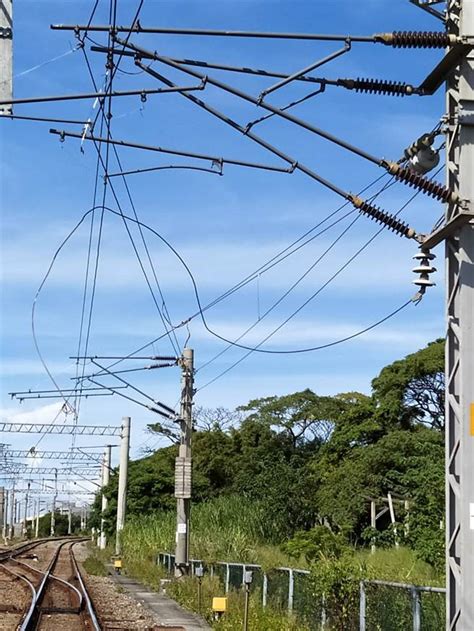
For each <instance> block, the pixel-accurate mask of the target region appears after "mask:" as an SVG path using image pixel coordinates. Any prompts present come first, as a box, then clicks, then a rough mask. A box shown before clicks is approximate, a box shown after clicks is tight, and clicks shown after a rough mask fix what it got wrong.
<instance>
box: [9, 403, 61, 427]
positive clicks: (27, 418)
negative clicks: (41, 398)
mask: <svg viewBox="0 0 474 631" xmlns="http://www.w3.org/2000/svg"><path fill="white" fill-rule="evenodd" d="M62 406H63V403H62V402H60V403H59V402H56V403H50V404H48V405H43V406H41V407H38V408H35V409H33V410H28V411H27V412H23V411H21V412H19V411H18V408H3V409H0V417H1V418H2V421H4V422H7V423H34V424H41V423H51V422H52V421H53V419H55V418H56V417H57V416H58V415H60V412H61V408H62Z"/></svg>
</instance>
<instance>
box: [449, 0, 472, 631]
mask: <svg viewBox="0 0 474 631" xmlns="http://www.w3.org/2000/svg"><path fill="white" fill-rule="evenodd" d="M447 31H448V34H452V35H456V36H458V35H459V36H461V37H464V36H466V37H467V38H472V36H473V35H474V0H448V2H447ZM473 76H474V52H473V51H472V50H471V51H470V52H469V53H468V54H467V55H466V57H465V58H464V59H462V60H461V63H460V66H459V69H458V70H457V71H455V72H453V73H452V74H451V76H450V77H449V78H448V82H447V116H446V124H447V139H446V170H447V183H448V186H449V188H450V190H452V191H453V192H455V193H458V194H459V197H460V199H461V203H460V204H459V205H457V206H455V205H454V204H448V206H447V209H446V222H445V223H446V224H447V225H449V223H451V222H453V220H455V219H456V216H457V215H458V214H459V213H460V212H462V211H463V210H464V211H465V210H468V211H470V212H472V211H473V210H474V209H473V199H474V178H473V173H474V126H473V119H474V84H473V80H472V77H473ZM445 256H446V316H447V332H446V369H445V370H446V379H445V381H446V429H445V437H446V573H447V581H446V596H447V602H446V628H447V629H449V630H450V631H471V630H472V629H474V600H473V597H472V596H473V594H474V395H473V391H474V326H473V317H474V223H473V222H472V220H471V222H470V223H466V224H464V225H463V226H461V227H460V228H457V229H453V230H452V231H451V233H450V234H449V236H448V237H447V238H446V249H445Z"/></svg>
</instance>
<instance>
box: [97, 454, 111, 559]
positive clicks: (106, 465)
mask: <svg viewBox="0 0 474 631" xmlns="http://www.w3.org/2000/svg"><path fill="white" fill-rule="evenodd" d="M111 456H112V445H107V446H106V447H105V451H104V460H103V462H102V488H104V487H106V486H107V484H108V483H109V480H110V462H111ZM107 505H108V500H107V497H106V496H105V493H104V492H102V507H101V516H100V539H99V542H100V549H101V550H104V549H105V547H106V545H107V535H106V534H105V511H106V510H107Z"/></svg>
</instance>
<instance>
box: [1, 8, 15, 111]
mask: <svg viewBox="0 0 474 631" xmlns="http://www.w3.org/2000/svg"><path fill="white" fill-rule="evenodd" d="M0 28H2V35H1V36H0V68H1V77H2V79H1V81H0V100H11V99H12V95H13V46H12V44H13V8H12V0H0ZM12 112H13V110H12V107H11V105H0V116H2V115H8V114H12Z"/></svg>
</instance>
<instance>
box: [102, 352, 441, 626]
mask: <svg viewBox="0 0 474 631" xmlns="http://www.w3.org/2000/svg"><path fill="white" fill-rule="evenodd" d="M443 347H444V344H443V342H442V341H437V342H433V343H432V344H429V345H428V346H427V347H426V348H424V349H422V350H420V351H418V352H417V353H414V354H412V355H409V356H408V357H406V358H404V359H402V360H399V361H396V362H394V363H393V364H391V365H390V366H387V367H385V368H384V369H383V370H382V371H381V373H380V374H379V376H378V377H377V378H376V379H374V381H373V384H372V394H371V395H370V396H367V395H364V394H360V393H357V392H348V393H343V394H339V395H336V396H321V395H317V394H315V393H314V392H313V391H312V390H310V389H307V390H304V391H302V392H297V393H294V394H290V395H286V396H281V397H276V396H275V397H266V398H263V399H256V400H253V401H250V402H249V403H248V404H247V405H245V406H242V407H241V408H240V409H238V410H237V411H233V412H230V411H228V412H226V411H225V410H222V409H219V410H214V411H213V410H200V411H198V413H197V421H196V427H197V429H196V431H195V432H194V435H193V509H192V524H193V529H192V540H191V554H192V556H193V557H194V558H202V559H205V560H206V561H208V562H209V561H216V560H224V559H225V560H232V561H242V562H247V563H260V564H262V565H263V566H264V568H270V567H275V566H280V565H290V564H291V565H292V566H293V567H310V568H311V569H312V577H313V578H312V580H313V592H314V595H315V596H317V595H321V594H324V595H325V598H326V599H327V600H328V606H329V604H330V602H329V601H330V600H331V598H334V607H333V608H335V607H336V604H337V605H338V607H339V610H337V611H336V609H337V608H335V609H334V613H333V614H332V615H333V623H334V625H336V626H335V628H348V629H349V628H350V625H351V623H350V619H349V618H350V614H349V612H350V611H352V610H353V598H355V597H356V589H357V585H358V581H359V579H360V577H361V576H365V577H370V576H376V577H377V578H385V579H390V580H399V581H403V582H418V583H431V584H433V583H436V582H437V581H438V580H439V577H440V573H441V572H442V571H443V563H444V561H443V560H444V547H443V546H444V532H443V528H442V520H443V515H444V437H443V431H444V410H443V402H444V384H443V376H442V370H443V355H444V348H443ZM150 430H151V431H153V432H155V433H160V434H162V435H164V436H167V437H168V438H173V437H174V434H173V431H174V430H173V428H167V427H164V426H163V425H153V426H150ZM176 454H177V447H176V445H175V444H172V445H170V446H168V447H165V448H162V449H159V450H157V451H156V452H154V453H152V454H150V455H147V456H146V457H144V458H142V459H140V460H137V461H134V462H132V463H131V466H130V470H129V471H130V478H129V493H128V502H127V511H128V523H127V526H126V528H125V530H124V532H123V542H124V550H125V555H126V558H127V564H128V567H129V569H130V571H132V572H138V573H140V575H141V576H143V575H144V574H145V575H146V576H145V579H146V580H147V581H148V582H149V583H150V584H154V585H157V584H158V583H159V579H160V572H159V570H157V568H156V565H155V558H156V554H157V553H158V552H159V551H163V550H173V548H174V531H175V513H174V506H175V499H174V495H173V491H174V459H175V456H176ZM116 487H117V476H116V475H113V476H112V478H111V482H110V485H109V488H108V490H107V493H108V495H109V509H108V515H107V519H108V527H109V528H110V529H113V527H114V523H113V516H114V515H115V511H116V500H115V497H116ZM389 493H390V494H391V496H392V497H393V498H394V499H395V500H398V501H396V503H395V517H396V523H394V524H391V519H390V513H389V512H388V511H387V512H386V513H385V514H384V515H383V516H382V517H381V518H380V519H379V520H378V521H377V528H376V530H374V529H373V528H371V526H370V501H371V499H373V500H375V501H376V502H377V510H380V509H381V508H382V507H384V506H386V505H387V502H386V500H387V494H389ZM96 508H97V511H98V509H99V504H98V501H97V504H96ZM97 515H98V512H97ZM395 543H398V544H399V546H400V549H395V548H394V544H395ZM370 544H376V546H377V553H376V554H375V555H370V554H369V551H368V548H369V547H370ZM172 589H175V590H178V591H179V590H185V589H186V588H185V586H184V585H183V586H181V587H179V588H178V587H173V588H172ZM176 593H177V595H178V596H179V598H180V599H181V600H184V601H185V600H186V597H185V594H184V591H183V592H181V591H179V593H178V592H176ZM255 615H256V614H255ZM265 615H267V614H265ZM268 615H270V614H268ZM276 624H277V623H275V625H276ZM287 624H288V623H287ZM344 625H346V626H344ZM223 628H224V627H223ZM225 628H227V627H225ZM228 628H231V627H228ZM256 628H258V627H256ZM262 628H263V627H262ZM267 628H269V627H267ZM271 628H275V629H278V628H280V627H278V626H274V627H273V626H272V627H271ZM282 628H283V627H282ZM284 628H289V627H284ZM299 628H302V627H299Z"/></svg>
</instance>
